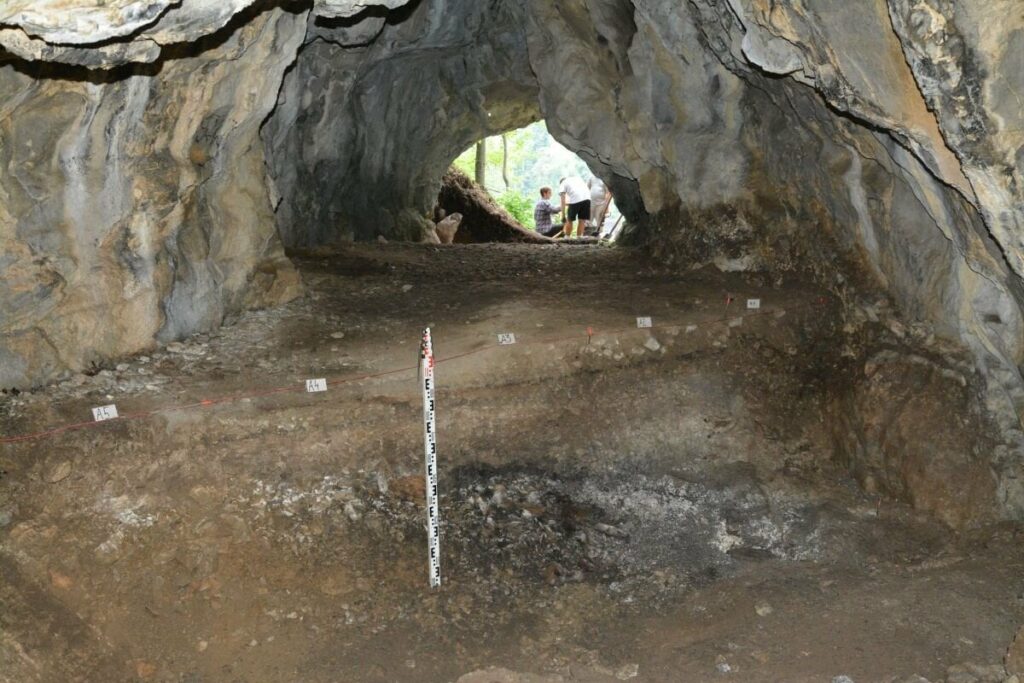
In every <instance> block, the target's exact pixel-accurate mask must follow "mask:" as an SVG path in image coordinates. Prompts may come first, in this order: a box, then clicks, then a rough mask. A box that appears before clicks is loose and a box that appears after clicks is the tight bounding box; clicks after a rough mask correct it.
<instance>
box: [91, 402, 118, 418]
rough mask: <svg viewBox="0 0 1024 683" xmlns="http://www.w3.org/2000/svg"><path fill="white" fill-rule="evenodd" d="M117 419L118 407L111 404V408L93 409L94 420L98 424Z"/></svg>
mask: <svg viewBox="0 0 1024 683" xmlns="http://www.w3.org/2000/svg"><path fill="white" fill-rule="evenodd" d="M116 417H117V406H115V405H114V404H113V403H111V404H110V405H109V406H100V407H98V408H93V409H92V419H93V420H94V421H96V422H103V421H104V420H113V419H114V418H116Z"/></svg>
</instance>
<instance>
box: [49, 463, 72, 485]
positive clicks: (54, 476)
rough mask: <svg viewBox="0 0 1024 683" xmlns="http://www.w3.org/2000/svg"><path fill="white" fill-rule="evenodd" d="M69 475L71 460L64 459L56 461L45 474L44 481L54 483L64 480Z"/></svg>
mask: <svg viewBox="0 0 1024 683" xmlns="http://www.w3.org/2000/svg"><path fill="white" fill-rule="evenodd" d="M70 475H71V461H70V460H64V461H63V462H59V463H57V464H56V465H55V466H54V467H53V469H51V470H50V471H49V472H48V473H47V474H46V481H47V483H49V484H56V483H57V482H59V481H64V480H65V479H67V478H68V477H69V476H70Z"/></svg>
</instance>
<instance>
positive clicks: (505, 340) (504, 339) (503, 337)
mask: <svg viewBox="0 0 1024 683" xmlns="http://www.w3.org/2000/svg"><path fill="white" fill-rule="evenodd" d="M498 343H499V344H501V345H502V346H508V345H509V344H515V343H516V335H514V334H512V333H511V332H506V333H504V334H499V335H498Z"/></svg>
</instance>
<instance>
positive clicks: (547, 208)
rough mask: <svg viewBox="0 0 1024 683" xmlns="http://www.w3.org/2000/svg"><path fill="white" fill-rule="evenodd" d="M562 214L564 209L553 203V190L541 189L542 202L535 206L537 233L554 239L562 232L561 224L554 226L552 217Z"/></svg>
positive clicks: (534, 217) (548, 188) (534, 215)
mask: <svg viewBox="0 0 1024 683" xmlns="http://www.w3.org/2000/svg"><path fill="white" fill-rule="evenodd" d="M558 213H562V209H561V208H560V207H558V206H556V205H554V204H552V203H551V188H550V187H542V188H540V201H539V202H537V203H536V204H534V205H533V222H534V223H535V224H536V226H537V232H539V233H540V234H542V235H544V236H545V237H554V236H555V235H556V234H558V233H560V232H561V231H562V226H561V224H559V225H552V223H551V217H552V216H553V215H555V214H558Z"/></svg>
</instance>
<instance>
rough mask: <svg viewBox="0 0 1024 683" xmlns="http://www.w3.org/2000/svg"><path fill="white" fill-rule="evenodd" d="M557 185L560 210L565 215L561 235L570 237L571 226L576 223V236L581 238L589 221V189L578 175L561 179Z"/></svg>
mask: <svg viewBox="0 0 1024 683" xmlns="http://www.w3.org/2000/svg"><path fill="white" fill-rule="evenodd" d="M558 185H559V186H558V194H559V196H560V197H561V198H562V210H563V211H565V214H566V215H565V225H564V226H562V235H564V236H565V237H572V224H573V223H576V236H577V237H583V231H584V230H585V229H586V225H587V222H588V221H589V220H590V188H589V187H587V184H586V183H585V182H583V178H580V177H579V176H578V175H574V176H569V177H567V178H562V179H561V180H560V181H559V184H558Z"/></svg>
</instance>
